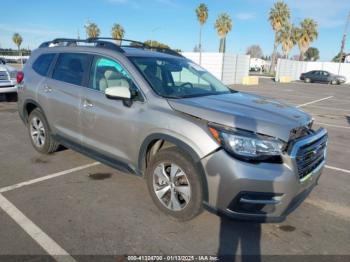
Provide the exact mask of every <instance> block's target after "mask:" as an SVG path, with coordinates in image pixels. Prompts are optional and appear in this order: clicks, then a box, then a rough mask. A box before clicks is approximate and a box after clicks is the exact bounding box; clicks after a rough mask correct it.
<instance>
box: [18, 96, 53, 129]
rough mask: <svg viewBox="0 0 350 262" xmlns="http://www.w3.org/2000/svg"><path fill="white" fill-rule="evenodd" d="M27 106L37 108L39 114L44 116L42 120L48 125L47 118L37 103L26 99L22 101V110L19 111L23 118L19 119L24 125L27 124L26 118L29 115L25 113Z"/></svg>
mask: <svg viewBox="0 0 350 262" xmlns="http://www.w3.org/2000/svg"><path fill="white" fill-rule="evenodd" d="M28 104H33V105H35V106H36V107H37V108H39V109H40V111H41V113H42V114H43V116H44V118H45V121H46V123H47V124H49V122H48V121H47V118H46V115H45V112H44V110H43V108H42V107H41V106H40V105H39V103H37V102H36V101H34V100H33V99H26V100H25V101H24V103H23V108H22V110H21V111H22V112H21V113H22V116H23V117H21V118H22V120H23V121H24V123H25V124H27V123H28V118H29V114H28V113H27V110H26V108H27V105H28ZM49 128H50V127H49Z"/></svg>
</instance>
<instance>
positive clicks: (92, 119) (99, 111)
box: [81, 56, 145, 163]
mask: <svg viewBox="0 0 350 262" xmlns="http://www.w3.org/2000/svg"><path fill="white" fill-rule="evenodd" d="M118 86H127V87H129V88H130V89H131V90H132V89H134V90H139V89H138V88H137V87H136V84H135V82H134V81H133V79H132V78H131V76H130V74H129V73H128V72H127V70H126V69H125V67H124V66H123V65H122V64H121V63H120V62H118V61H116V60H113V59H110V58H105V57H102V56H96V57H95V58H94V61H93V63H92V67H91V73H90V82H89V86H88V88H84V89H83V91H82V97H81V99H82V104H81V119H82V131H83V135H84V144H85V145H86V146H87V147H89V148H91V149H93V150H94V151H98V152H99V153H101V154H103V155H104V156H109V157H112V158H113V159H115V160H120V161H122V162H126V163H132V162H133V160H134V159H133V157H132V155H133V154H134V152H135V150H136V149H137V150H138V148H135V147H136V143H135V139H137V138H138V135H137V134H138V133H139V132H140V130H139V129H138V125H137V123H139V121H140V118H141V117H142V113H143V111H144V106H145V103H143V102H142V101H143V99H142V96H141V94H140V92H138V93H139V95H138V96H137V97H135V98H134V99H133V100H134V102H133V104H132V105H131V106H130V107H128V106H125V105H124V103H123V101H121V100H113V99H108V98H107V97H106V95H105V93H104V92H105V90H106V88H109V87H118ZM135 93H136V92H135Z"/></svg>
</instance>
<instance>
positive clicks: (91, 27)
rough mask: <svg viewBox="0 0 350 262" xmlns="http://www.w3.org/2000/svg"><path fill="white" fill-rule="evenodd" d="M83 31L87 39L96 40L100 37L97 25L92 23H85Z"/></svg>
mask: <svg viewBox="0 0 350 262" xmlns="http://www.w3.org/2000/svg"><path fill="white" fill-rule="evenodd" d="M85 31H86V35H87V36H88V37H89V38H97V37H99V35H100V32H101V31H100V28H99V27H98V26H97V24H95V23H93V22H90V21H89V22H87V24H86V25H85Z"/></svg>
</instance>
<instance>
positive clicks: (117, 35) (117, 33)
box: [112, 24, 125, 45]
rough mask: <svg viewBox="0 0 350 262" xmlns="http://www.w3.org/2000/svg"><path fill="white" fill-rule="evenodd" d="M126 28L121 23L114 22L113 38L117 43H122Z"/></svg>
mask: <svg viewBox="0 0 350 262" xmlns="http://www.w3.org/2000/svg"><path fill="white" fill-rule="evenodd" d="M124 34H125V30H124V28H123V27H122V26H121V25H120V24H114V25H113V27H112V38H114V39H116V43H117V45H120V44H121V40H119V39H122V38H123V37H124Z"/></svg>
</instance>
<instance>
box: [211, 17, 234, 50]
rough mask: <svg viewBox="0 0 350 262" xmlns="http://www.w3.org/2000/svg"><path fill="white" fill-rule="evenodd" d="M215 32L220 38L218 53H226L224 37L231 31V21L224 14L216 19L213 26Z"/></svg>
mask: <svg viewBox="0 0 350 262" xmlns="http://www.w3.org/2000/svg"><path fill="white" fill-rule="evenodd" d="M214 27H215V29H216V31H217V32H218V35H219V37H220V48H219V52H220V53H225V51H226V35H227V34H228V33H229V32H230V31H231V29H232V19H231V17H230V16H229V15H228V14H226V13H222V14H220V15H219V16H218V18H217V19H216V22H215V25H214Z"/></svg>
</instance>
